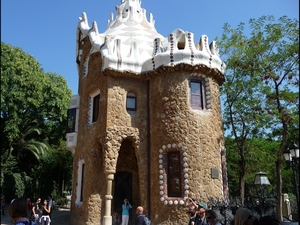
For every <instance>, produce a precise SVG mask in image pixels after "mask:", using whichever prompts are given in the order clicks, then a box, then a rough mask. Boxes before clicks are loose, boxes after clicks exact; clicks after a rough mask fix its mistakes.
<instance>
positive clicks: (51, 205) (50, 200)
mask: <svg viewBox="0 0 300 225" xmlns="http://www.w3.org/2000/svg"><path fill="white" fill-rule="evenodd" d="M48 205H49V206H50V208H51V211H50V214H49V216H50V218H51V213H52V210H53V209H54V203H53V199H52V195H49V196H48Z"/></svg>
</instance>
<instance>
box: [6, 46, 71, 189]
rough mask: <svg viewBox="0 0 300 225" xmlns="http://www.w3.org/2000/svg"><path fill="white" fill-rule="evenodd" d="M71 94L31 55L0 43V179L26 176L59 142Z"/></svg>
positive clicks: (54, 75) (61, 78) (62, 79)
mask: <svg viewBox="0 0 300 225" xmlns="http://www.w3.org/2000/svg"><path fill="white" fill-rule="evenodd" d="M71 94H72V93H71V90H70V89H69V88H68V86H67V82H66V80H65V79H64V78H63V77H61V76H59V75H57V74H55V73H44V72H43V69H42V68H41V67H40V64H39V63H38V62H37V60H36V59H35V58H34V57H32V56H31V55H29V54H27V53H25V52H23V51H22V49H20V48H17V47H12V46H10V45H8V44H5V43H3V42H1V135H2V136H3V137H4V138H3V139H2V140H3V142H1V181H2V182H3V180H4V177H5V175H6V174H7V175H8V174H17V173H19V174H21V171H22V172H24V173H25V176H30V175H31V174H30V173H31V168H33V166H34V165H35V164H37V163H39V160H40V159H41V157H42V156H43V155H45V154H46V153H47V152H49V150H50V149H51V148H52V147H53V146H55V145H59V143H60V140H61V139H62V138H64V134H65V132H64V130H65V129H64V124H65V123H66V114H67V113H66V112H67V109H68V106H69V100H70V97H71ZM12 166H13V167H12ZM14 177H19V176H18V175H14ZM21 177H23V180H24V182H25V181H26V180H30V179H27V178H25V177H24V176H23V175H22V176H21ZM1 185H3V184H2V183H1Z"/></svg>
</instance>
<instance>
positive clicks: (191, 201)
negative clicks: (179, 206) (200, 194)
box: [185, 198, 199, 212]
mask: <svg viewBox="0 0 300 225" xmlns="http://www.w3.org/2000/svg"><path fill="white" fill-rule="evenodd" d="M198 204H199V199H198V198H187V199H186V200H185V206H186V207H187V208H188V211H189V212H196V211H197V209H198Z"/></svg>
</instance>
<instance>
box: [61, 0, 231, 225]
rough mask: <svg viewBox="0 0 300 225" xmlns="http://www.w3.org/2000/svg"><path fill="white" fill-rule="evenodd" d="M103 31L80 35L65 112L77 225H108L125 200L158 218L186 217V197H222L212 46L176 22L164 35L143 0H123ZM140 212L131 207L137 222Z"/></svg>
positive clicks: (217, 65) (220, 68) (220, 72)
mask: <svg viewBox="0 0 300 225" xmlns="http://www.w3.org/2000/svg"><path fill="white" fill-rule="evenodd" d="M116 10H117V14H116V18H115V19H114V16H113V14H111V17H110V20H109V21H108V28H107V29H106V31H105V32H103V33H99V32H98V27H97V24H96V22H93V23H92V26H91V27H90V26H89V24H88V19H87V15H86V14H85V13H83V14H82V17H81V18H79V22H78V29H77V34H76V40H77V44H76V53H77V55H76V62H77V67H78V74H79V88H78V93H79V94H78V95H76V96H73V97H72V99H71V102H70V109H69V114H68V115H69V127H70V131H69V132H68V133H67V149H68V150H70V151H72V153H73V155H74V174H73V179H74V181H73V191H72V203H71V219H72V224H74V225H76V224H78V225H79V224H99V223H100V224H105V225H106V224H109V225H111V221H112V217H111V215H112V212H113V210H117V211H119V212H120V208H121V205H122V202H123V199H125V198H127V199H129V201H130V202H131V204H132V206H133V208H136V207H137V206H138V205H142V206H143V207H144V209H145V214H146V215H147V216H148V217H150V218H151V221H152V224H173V222H174V221H177V224H186V222H187V216H186V209H185V206H184V202H185V200H186V198H187V197H198V198H199V199H200V200H201V201H203V202H206V201H207V199H208V197H210V196H213V197H217V198H226V197H227V195H228V193H227V176H226V167H225V155H224V138H223V131H222V118H221V106H220V93H219V86H220V85H222V83H223V82H224V71H225V64H224V63H223V62H222V60H221V59H220V58H219V55H218V50H217V47H216V43H215V42H212V43H211V44H208V37H207V36H206V35H202V36H201V37H200V40H199V42H197V43H195V42H194V35H193V33H191V32H184V31H183V30H181V29H176V30H174V31H173V32H172V33H170V34H169V35H168V36H167V37H163V36H162V35H160V34H159V33H158V32H157V31H156V29H155V26H154V20H153V16H152V14H150V18H149V20H147V18H146V10H145V9H143V8H141V2H140V1H137V0H122V1H121V5H120V6H117V7H116ZM134 218H135V215H134V210H132V215H131V221H133V220H134Z"/></svg>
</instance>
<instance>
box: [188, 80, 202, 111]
mask: <svg viewBox="0 0 300 225" xmlns="http://www.w3.org/2000/svg"><path fill="white" fill-rule="evenodd" d="M203 84H204V82H203V81H201V80H191V81H190V94H191V96H190V98H191V107H192V108H193V109H205V105H204V103H205V98H204V97H205V88H204V86H203Z"/></svg>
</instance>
